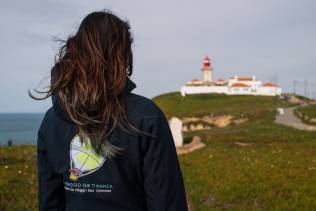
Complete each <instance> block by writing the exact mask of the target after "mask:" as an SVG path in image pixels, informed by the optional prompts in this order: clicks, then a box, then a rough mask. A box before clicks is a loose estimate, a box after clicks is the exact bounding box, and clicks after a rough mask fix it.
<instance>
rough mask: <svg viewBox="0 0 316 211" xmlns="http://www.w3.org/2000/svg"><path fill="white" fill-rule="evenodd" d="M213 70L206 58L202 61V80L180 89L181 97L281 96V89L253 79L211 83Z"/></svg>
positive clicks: (232, 78) (234, 79)
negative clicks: (192, 95) (202, 95)
mask: <svg viewBox="0 0 316 211" xmlns="http://www.w3.org/2000/svg"><path fill="white" fill-rule="evenodd" d="M212 75H213V68H212V65H211V61H210V59H209V57H208V56H206V57H205V58H204V60H203V67H202V77H203V80H198V79H193V80H191V81H188V82H187V83H186V85H185V86H183V87H181V90H180V92H181V95H182V96H185V95H187V94H202V93H223V94H227V95H264V96H277V95H281V93H282V89H281V88H280V87H278V86H277V85H275V84H273V83H263V82H261V81H259V80H257V79H256V77H255V76H253V77H238V76H235V77H231V78H229V79H228V80H223V79H218V80H215V81H213V80H212Z"/></svg>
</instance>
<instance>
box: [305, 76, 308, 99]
mask: <svg viewBox="0 0 316 211" xmlns="http://www.w3.org/2000/svg"><path fill="white" fill-rule="evenodd" d="M307 88H308V81H307V80H305V81H304V96H305V97H308V96H307Z"/></svg>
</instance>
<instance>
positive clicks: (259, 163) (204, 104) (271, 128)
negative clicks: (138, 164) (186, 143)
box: [154, 92, 316, 211]
mask: <svg viewBox="0 0 316 211" xmlns="http://www.w3.org/2000/svg"><path fill="white" fill-rule="evenodd" d="M154 100H155V102H156V103H157V104H158V105H159V106H160V107H161V108H162V109H163V110H164V111H165V112H166V114H167V116H168V117H170V116H178V117H183V116H199V115H204V114H209V113H214V114H215V115H220V114H233V115H238V114H240V113H241V112H243V113H245V115H247V116H248V117H249V119H250V121H248V122H246V123H244V124H241V125H231V126H229V127H226V128H214V129H211V130H205V131H199V132H187V133H185V134H184V136H185V138H186V139H188V138H190V137H192V136H193V135H199V136H201V137H202V140H203V141H204V143H206V147H205V148H202V149H201V150H198V151H195V152H192V153H190V154H185V155H181V156H179V158H180V161H181V168H182V170H183V174H184V179H185V184H186V190H187V192H188V194H189V195H190V196H191V197H192V201H193V206H194V207H195V210H205V211H206V210H312V209H313V208H315V207H316V201H315V200H314V199H315V197H316V133H315V132H304V131H298V130H295V129H292V128H288V127H285V126H281V125H277V124H275V123H273V120H274V116H275V109H276V108H277V107H287V106H291V105H290V104H288V103H285V102H281V101H279V100H278V99H277V98H276V97H261V96H227V95H203V94H201V95H191V96H186V97H185V98H181V96H180V94H179V93H176V92H175V93H168V94H165V95H160V96H157V97H155V98H154ZM239 143H246V144H243V145H240V144H239Z"/></svg>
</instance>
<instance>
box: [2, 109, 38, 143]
mask: <svg viewBox="0 0 316 211" xmlns="http://www.w3.org/2000/svg"><path fill="white" fill-rule="evenodd" d="M43 117H44V113H0V145H2V146H3V145H6V144H7V142H8V140H9V139H10V140H12V143H13V144H36V141H37V131H38V129H39V127H40V124H41V122H42V119H43Z"/></svg>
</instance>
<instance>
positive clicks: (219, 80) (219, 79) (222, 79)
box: [216, 79, 225, 81]
mask: <svg viewBox="0 0 316 211" xmlns="http://www.w3.org/2000/svg"><path fill="white" fill-rule="evenodd" d="M216 81H225V80H223V79H217V80H216Z"/></svg>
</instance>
